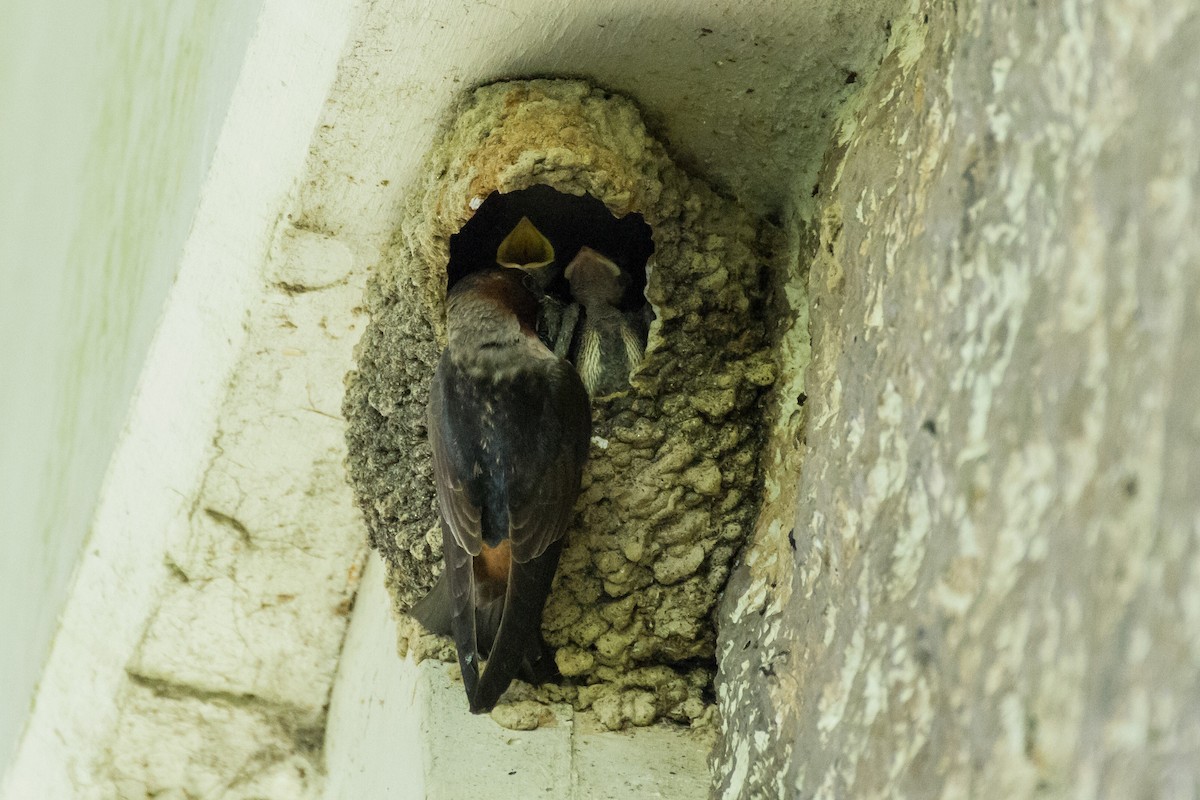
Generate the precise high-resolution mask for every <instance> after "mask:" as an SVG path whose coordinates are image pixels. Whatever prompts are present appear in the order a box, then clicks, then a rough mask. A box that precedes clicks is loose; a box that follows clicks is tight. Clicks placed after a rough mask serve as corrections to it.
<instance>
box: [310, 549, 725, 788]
mask: <svg viewBox="0 0 1200 800" xmlns="http://www.w3.org/2000/svg"><path fill="white" fill-rule="evenodd" d="M712 741H713V732H712V731H711V730H708V731H705V730H701V731H693V730H689V729H686V728H680V727H677V726H671V725H656V726H653V727H649V728H635V729H632V730H630V731H625V732H621V733H613V732H609V731H601V730H599V729H598V727H597V726H595V725H594V723H592V722H591V721H590V720H589V717H588V715H587V714H574V713H573V712H572V711H571V709H570V708H569V707H567V706H560V707H556V708H555V720H554V722H553V723H551V724H549V725H544V726H543V727H540V728H538V729H537V730H533V731H510V730H506V729H504V728H501V727H500V726H499V725H497V724H496V723H495V722H494V721H493V720H492V719H491V717H488V716H474V715H472V714H470V713H469V712H468V711H467V704H466V700H465V696H464V695H463V691H462V684H461V682H459V681H458V680H456V679H455V678H454V677H453V667H452V666H451V665H449V664H444V663H441V662H436V661H424V662H422V663H421V664H414V663H413V662H412V661H411V660H410V659H401V658H400V657H398V656H397V655H396V620H395V618H394V617H393V614H392V611H391V603H390V600H389V598H388V596H387V594H386V592H385V590H384V587H383V565H382V564H381V563H380V562H379V559H378V557H377V556H372V557H371V558H370V560H369V562H368V565H367V569H366V572H365V574H364V576H363V581H362V584H361V586H360V589H359V594H358V602H357V604H356V606H355V610H354V617H353V619H352V620H351V622H350V631H349V634H348V635H347V637H346V644H345V649H344V650H343V652H342V659H341V662H340V665H339V671H338V675H337V678H336V680H335V682H334V688H333V698H332V701H331V703H330V708H329V720H328V727H327V729H326V740H325V757H326V770H327V773H328V782H327V784H326V790H325V797H324V800H360V798H367V797H370V798H375V797H379V798H382V797H386V798H389V800H407V798H413V800H417V799H418V798H428V800H451V798H454V799H455V800H457V799H458V798H463V797H472V796H475V795H478V794H481V793H486V794H487V796H488V797H489V798H490V800H508V799H509V798H512V800H518V798H519V799H520V800H526V798H530V797H554V798H571V799H572V800H626V799H627V798H628V799H629V800H633V799H634V798H638V799H640V798H646V799H647V800H651V799H652V798H671V800H691V798H705V797H708V793H709V777H708V775H709V773H708V767H707V759H708V754H709V751H710V750H711V749H712Z"/></svg>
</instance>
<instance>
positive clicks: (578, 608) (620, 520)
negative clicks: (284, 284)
mask: <svg viewBox="0 0 1200 800" xmlns="http://www.w3.org/2000/svg"><path fill="white" fill-rule="evenodd" d="M423 175H424V176H425V177H424V179H423V182H421V183H420V184H419V185H417V186H415V187H414V190H413V192H412V195H411V198H410V201H409V204H408V206H407V208H406V211H405V214H404V219H403V220H402V222H401V224H400V226H399V231H398V234H397V236H396V238H395V240H394V241H393V244H392V247H391V249H390V252H389V255H388V257H387V258H385V259H384V260H383V261H382V262H381V263H380V264H379V265H378V267H377V269H376V270H375V271H374V273H373V276H372V278H371V281H370V283H369V286H368V289H367V294H366V301H365V302H366V305H367V308H368V311H369V314H370V324H369V325H368V327H367V329H366V331H365V333H364V335H363V338H362V341H361V343H360V344H359V346H358V350H357V353H356V360H357V369H356V370H355V371H353V372H351V373H350V374H349V375H348V376H347V390H346V397H345V403H344V412H345V416H346V419H347V423H348V426H347V438H348V443H349V462H348V463H349V471H350V476H351V481H352V483H353V486H354V489H355V492H356V495H357V497H358V501H359V503H360V504H361V506H362V509H363V512H364V515H365V518H366V522H367V526H368V529H369V532H370V540H371V545H372V546H373V547H375V548H376V549H377V550H378V551H379V552H380V554H381V555H382V556H383V559H384V561H385V562H386V564H387V566H388V572H389V578H388V580H389V586H390V589H391V592H392V594H393V596H394V598H395V601H396V605H397V608H398V610H400V611H402V612H403V611H405V610H407V609H408V608H409V607H410V606H411V605H412V604H413V603H414V602H415V601H416V600H417V599H419V598H420V597H421V596H423V595H424V594H425V592H426V591H428V589H429V588H430V587H431V586H432V585H433V582H434V580H435V576H436V575H437V573H438V572H439V571H440V569H441V555H442V554H441V534H440V532H439V528H438V523H437V506H436V499H435V496H434V489H433V481H432V477H431V466H430V454H429V448H428V445H427V443H426V430H425V403H426V399H427V396H428V390H429V382H430V378H431V377H432V375H433V370H434V366H435V364H436V360H437V357H438V355H439V353H440V351H441V349H442V347H443V345H444V342H445V319H444V299H445V291H446V270H447V260H448V255H449V239H450V236H451V235H453V234H455V233H457V232H458V231H459V229H460V228H462V226H463V224H464V223H465V222H466V221H467V220H468V219H470V218H471V216H472V214H473V212H474V210H475V209H478V208H479V206H480V204H481V203H482V201H483V200H484V198H487V197H488V196H489V195H490V194H491V193H492V192H501V193H509V192H514V191H517V190H521V189H525V188H528V187H530V186H534V185H538V184H543V185H547V186H550V187H551V188H553V189H555V190H557V191H559V192H562V193H565V194H571V195H583V194H588V195H591V196H592V197H594V198H596V199H598V200H600V201H601V202H603V203H604V204H605V205H606V206H607V208H608V209H609V210H610V211H611V212H612V213H613V215H614V216H616V217H622V216H624V215H626V214H630V213H637V214H641V215H642V216H643V218H644V219H645V221H646V223H647V224H648V225H649V226H650V228H651V230H652V235H653V241H654V248H655V252H654V255H653V256H652V257H651V259H650V262H649V263H648V264H647V285H646V299H647V300H648V301H649V303H650V304H651V306H652V308H653V310H654V313H655V317H656V319H655V321H654V323H653V325H652V326H651V329H650V333H649V342H648V346H647V349H646V356H645V360H644V361H643V362H642V364H641V366H640V367H639V368H638V369H637V370H636V372H635V373H634V375H633V377H632V387H631V388H630V390H629V391H628V392H627V393H625V394H621V395H617V396H614V397H611V398H606V399H601V400H597V401H595V402H594V403H593V417H594V436H593V440H592V449H591V455H590V460H589V464H588V466H587V470H586V473H585V475H584V479H583V491H582V494H581V496H580V499H579V503H578V506H577V514H576V517H575V520H574V522H573V524H572V526H571V528H570V530H569V531H568V533H567V541H568V544H567V548H566V550H565V551H564V554H563V557H562V561H561V563H560V566H559V570H558V577H557V581H556V584H555V588H554V591H553V593H552V595H551V597H550V600H549V602H548V604H547V607H546V614H545V619H544V624H543V629H544V633H545V636H546V640H547V641H548V642H549V643H550V644H551V645H552V646H553V647H555V648H557V660H558V665H559V668H560V670H561V671H562V673H563V675H564V677H565V678H566V679H567V681H566V682H565V685H564V687H561V688H560V687H552V688H551V689H550V690H549V693H548V694H547V693H543V697H549V698H552V699H566V700H568V701H571V702H573V703H574V704H575V705H576V707H577V708H592V709H593V710H594V711H595V712H596V713H597V716H598V717H599V719H600V722H601V723H602V724H604V725H606V726H608V727H610V728H620V727H624V726H625V725H629V724H649V723H651V722H653V721H654V720H656V719H659V718H669V719H674V720H677V721H681V722H695V721H697V720H701V719H704V718H706V717H707V716H708V715H709V712H710V704H709V702H708V697H709V695H708V690H709V687H710V686H711V674H712V659H713V655H714V644H715V631H714V626H713V622H712V616H711V613H712V610H713V608H714V606H715V604H716V602H717V600H718V597H719V595H720V593H721V590H722V588H723V587H724V585H725V582H726V578H727V576H728V574H729V569H730V565H731V562H732V561H733V559H734V557H735V555H736V553H737V552H738V550H739V548H740V547H741V546H742V543H743V540H744V538H745V536H746V535H747V532H748V531H749V530H750V528H751V526H752V524H753V520H754V518H755V515H756V512H757V509H758V505H759V499H760V498H759V494H760V491H761V482H760V480H759V475H758V454H759V451H760V449H761V444H762V439H763V412H762V405H763V399H764V395H765V393H766V391H767V389H768V387H769V386H770V385H771V384H772V382H773V380H774V370H775V366H774V361H773V359H772V357H771V354H770V352H769V350H768V341H767V321H766V319H765V313H766V312H765V309H766V304H765V302H764V293H765V288H764V286H765V280H764V279H765V273H766V265H767V263H768V261H769V259H770V257H771V252H772V245H773V243H774V241H775V238H776V237H775V234H774V229H773V228H772V227H771V226H769V225H767V224H765V223H763V222H761V221H759V220H757V219H755V218H754V217H752V216H750V215H749V214H747V213H745V212H744V211H742V210H741V209H740V208H739V207H738V205H737V204H736V203H734V202H732V201H730V200H728V199H725V198H723V197H721V196H719V195H718V194H716V193H715V192H714V191H713V190H712V189H711V188H710V187H709V186H707V185H706V184H705V183H704V182H702V181H700V180H698V179H696V178H693V177H690V176H688V175H687V174H685V173H684V172H683V171H682V170H681V169H679V168H678V167H676V166H675V165H674V164H673V163H672V161H671V160H670V159H669V158H668V156H667V154H666V151H665V150H664V148H663V147H662V146H661V145H660V144H659V143H658V142H657V141H656V140H655V139H654V138H653V137H651V136H650V135H649V133H648V132H647V130H646V127H645V125H644V124H643V122H642V118H641V115H640V114H639V112H638V110H637V108H636V106H635V105H634V104H633V103H632V102H630V101H629V100H627V99H625V98H623V97H620V96H615V95H612V94H610V93H607V92H604V91H602V90H599V89H596V88H594V87H592V86H590V85H587V84H585V83H581V82H577V81H550V80H537V81H519V82H505V83H499V84H493V85H490V86H485V87H482V88H480V89H477V90H475V91H473V92H471V93H470V94H468V95H467V96H466V97H465V98H464V99H463V101H462V102H461V104H460V106H459V107H458V108H457V109H456V114H455V116H454V121H453V123H452V124H451V125H450V127H449V128H448V129H447V130H446V132H445V135H444V137H443V138H442V140H441V141H440V142H439V143H438V145H437V146H436V147H435V149H434V150H433V151H432V152H431V153H430V155H429V156H428V158H427V161H426V168H425V169H424V170H423ZM564 255H565V256H566V258H567V259H569V258H570V257H571V255H572V254H570V253H568V254H564ZM411 631H412V632H411V635H410V636H409V637H408V641H407V642H405V643H404V644H405V646H411V647H413V648H416V649H418V650H422V649H424V650H428V649H429V648H428V645H427V644H422V643H421V642H422V640H423V639H424V638H425V637H418V636H417V634H416V631H417V628H416V627H415V623H414V627H413V628H412V629H411Z"/></svg>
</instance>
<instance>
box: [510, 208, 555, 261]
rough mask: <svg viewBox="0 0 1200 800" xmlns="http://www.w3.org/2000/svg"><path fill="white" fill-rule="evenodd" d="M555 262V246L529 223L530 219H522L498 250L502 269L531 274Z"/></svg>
mask: <svg viewBox="0 0 1200 800" xmlns="http://www.w3.org/2000/svg"><path fill="white" fill-rule="evenodd" d="M553 262H554V246H553V245H552V244H550V240H549V239H547V238H546V237H545V236H543V235H542V232H541V231H539V230H538V229H537V227H535V226H534V224H533V223H532V222H530V221H529V217H521V221H520V222H518V223H517V227H515V228H513V229H512V230H511V231H510V232H509V234H508V236H505V237H504V241H502V242H501V243H500V247H499V248H497V250H496V263H497V264H499V265H500V266H502V267H510V268H516V269H523V270H525V271H527V272H529V271H534V270H539V269H541V268H542V267H546V266H549V265H550V264H552V263H553Z"/></svg>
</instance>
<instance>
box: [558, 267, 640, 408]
mask: <svg viewBox="0 0 1200 800" xmlns="http://www.w3.org/2000/svg"><path fill="white" fill-rule="evenodd" d="M566 278H567V281H568V282H569V283H570V284H571V295H572V296H573V297H574V298H575V300H576V302H578V303H579V304H580V305H581V306H583V322H582V323H581V324H580V326H579V328H578V330H577V332H576V335H575V351H574V352H575V359H574V361H575V368H576V369H578V370H579V377H580V378H582V379H583V385H584V388H585V389H587V393H588V394H589V395H590V396H592V397H604V396H605V395H610V394H614V393H616V392H620V391H623V390H624V389H626V388H628V387H629V376H630V374H631V373H632V372H633V370H634V369H635V368H636V367H637V366H638V364H640V363H642V357H643V355H644V354H645V345H644V343H643V337H642V335H641V333H639V331H638V330H637V329H636V328H635V327H634V324H633V323H632V322H630V320H629V319H628V318H627V317H626V315H625V314H623V313H622V312H621V310H620V309H619V308H617V304H618V303H619V302H620V300H621V294H622V293H623V291H624V285H623V280H624V276H623V275H622V274H621V268H620V267H618V266H617V265H616V264H615V263H613V262H612V261H611V260H610V259H608V258H606V257H605V256H603V255H601V254H600V253H598V252H596V251H595V250H593V249H592V248H590V247H584V248H581V249H580V250H579V253H578V255H576V256H575V258H573V259H572V260H571V263H570V264H568V265H567V271H566Z"/></svg>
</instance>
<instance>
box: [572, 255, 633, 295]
mask: <svg viewBox="0 0 1200 800" xmlns="http://www.w3.org/2000/svg"><path fill="white" fill-rule="evenodd" d="M565 276H566V278H567V281H568V282H569V283H570V284H571V294H572V295H573V296H574V297H575V299H576V300H577V301H579V302H580V303H583V304H584V305H587V304H588V303H606V304H608V305H610V306H615V305H616V304H617V303H618V302H620V300H621V295H622V294H624V291H625V286H624V281H625V276H624V275H623V274H622V273H621V268H620V267H618V266H617V265H616V263H615V262H613V261H612V259H609V258H607V257H606V256H604V255H602V254H600V253H598V252H596V251H595V250H593V249H592V248H590V247H581V248H580V249H579V253H578V254H577V255H576V256H575V258H573V259H571V263H570V264H568V265H567V271H566V273H565Z"/></svg>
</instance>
